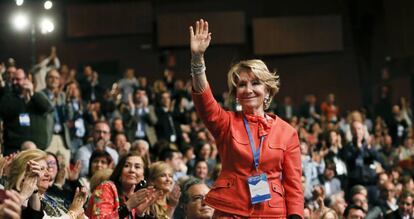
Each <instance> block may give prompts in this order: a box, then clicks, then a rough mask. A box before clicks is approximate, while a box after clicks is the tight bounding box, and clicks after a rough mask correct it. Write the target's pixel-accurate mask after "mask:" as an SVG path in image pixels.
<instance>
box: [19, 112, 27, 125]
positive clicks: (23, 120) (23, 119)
mask: <svg viewBox="0 0 414 219" xmlns="http://www.w3.org/2000/svg"><path fill="white" fill-rule="evenodd" d="M19 123H20V126H30V117H29V114H28V113H22V114H20V115H19Z"/></svg>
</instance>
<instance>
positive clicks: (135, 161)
mask: <svg viewBox="0 0 414 219" xmlns="http://www.w3.org/2000/svg"><path fill="white" fill-rule="evenodd" d="M143 179H144V161H143V160H142V158H141V157H139V156H130V157H128V158H127V160H126V162H125V165H124V167H123V168H122V174H121V183H122V185H123V186H124V187H130V186H133V185H136V184H138V182H140V181H141V180H143Z"/></svg>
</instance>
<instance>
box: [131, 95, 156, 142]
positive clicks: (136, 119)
mask: <svg viewBox="0 0 414 219" xmlns="http://www.w3.org/2000/svg"><path fill="white" fill-rule="evenodd" d="M125 118H126V119H125V121H128V122H127V126H128V132H127V136H128V139H129V141H130V142H133V141H135V140H138V139H143V140H146V141H148V143H150V145H151V146H153V145H154V144H155V143H156V142H157V134H156V131H155V127H154V126H155V124H156V123H157V121H158V118H157V115H156V114H155V110H154V106H153V105H150V104H149V103H148V96H147V93H146V91H145V89H142V88H138V89H137V90H136V91H135V93H134V97H133V98H130V100H129V104H128V110H127V112H126V116H125Z"/></svg>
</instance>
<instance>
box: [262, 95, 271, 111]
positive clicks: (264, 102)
mask: <svg viewBox="0 0 414 219" xmlns="http://www.w3.org/2000/svg"><path fill="white" fill-rule="evenodd" d="M263 105H264V108H265V109H268V108H269V106H270V97H269V94H268V95H266V96H265V98H264V100H263Z"/></svg>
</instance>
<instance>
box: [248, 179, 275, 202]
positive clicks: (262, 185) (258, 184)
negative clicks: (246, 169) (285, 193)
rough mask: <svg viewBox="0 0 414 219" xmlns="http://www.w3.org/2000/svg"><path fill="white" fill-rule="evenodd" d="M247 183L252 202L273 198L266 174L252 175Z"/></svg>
mask: <svg viewBox="0 0 414 219" xmlns="http://www.w3.org/2000/svg"><path fill="white" fill-rule="evenodd" d="M247 183H248V185H249V190H250V199H251V202H252V204H256V203H260V202H264V201H267V200H270V199H271V198H272V196H271V195H270V189H269V182H268V181H267V176H266V174H260V175H257V176H251V177H249V178H248V180H247Z"/></svg>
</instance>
